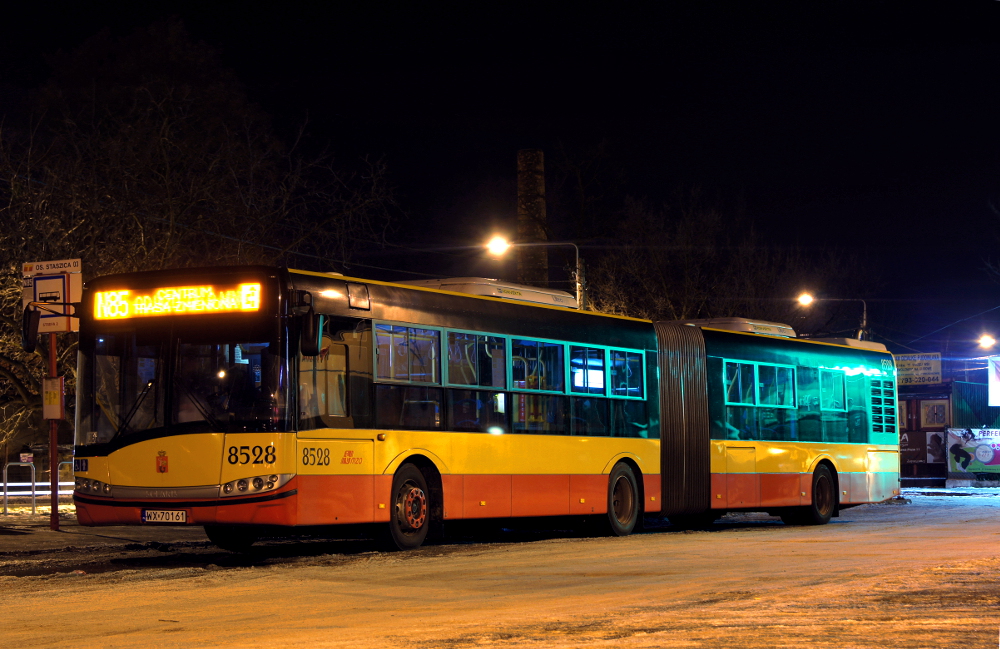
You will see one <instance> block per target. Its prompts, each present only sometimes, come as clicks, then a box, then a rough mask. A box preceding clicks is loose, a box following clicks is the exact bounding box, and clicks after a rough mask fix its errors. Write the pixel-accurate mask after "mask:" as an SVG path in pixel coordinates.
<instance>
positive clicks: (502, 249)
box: [485, 235, 584, 309]
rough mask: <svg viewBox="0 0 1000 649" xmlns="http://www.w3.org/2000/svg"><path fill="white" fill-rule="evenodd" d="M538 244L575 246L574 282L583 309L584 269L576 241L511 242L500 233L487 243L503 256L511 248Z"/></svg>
mask: <svg viewBox="0 0 1000 649" xmlns="http://www.w3.org/2000/svg"><path fill="white" fill-rule="evenodd" d="M538 246H573V253H574V255H575V257H576V263H575V264H574V268H575V269H576V270H575V271H574V273H573V282H574V284H575V285H576V306H577V308H578V309H583V307H584V305H583V277H582V274H583V272H582V270H581V268H580V248H578V247H577V245H576V244H575V243H572V242H570V241H546V242H544V243H511V242H510V241H507V240H506V239H504V238H503V237H501V236H500V235H497V236H495V237H493V238H492V239H490V240H489V242H487V243H486V246H485V247H486V250H488V251H489V253H490V254H491V255H493V256H494V257H502V256H503V255H504V253H506V252H507V251H508V250H510V249H511V248H532V247H538Z"/></svg>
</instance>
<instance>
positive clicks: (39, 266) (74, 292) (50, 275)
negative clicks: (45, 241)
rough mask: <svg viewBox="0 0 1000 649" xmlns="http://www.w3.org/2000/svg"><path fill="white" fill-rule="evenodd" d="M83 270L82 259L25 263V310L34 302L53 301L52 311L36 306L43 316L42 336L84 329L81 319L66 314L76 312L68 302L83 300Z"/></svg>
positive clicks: (40, 322) (23, 273) (23, 300)
mask: <svg viewBox="0 0 1000 649" xmlns="http://www.w3.org/2000/svg"><path fill="white" fill-rule="evenodd" d="M82 269H83V267H82V264H81V263H80V260H79V259H61V260H57V261H35V262H29V263H26V264H24V266H23V267H22V273H21V274H22V276H23V277H24V284H23V292H22V298H21V299H22V302H23V304H24V306H25V308H27V307H28V304H29V303H31V302H50V303H52V304H53V306H51V307H49V309H50V310H43V309H39V308H38V307H35V309H36V310H37V311H39V313H40V314H41V318H40V320H39V324H38V332H39V333H53V334H55V333H67V332H70V331H79V330H80V320H79V318H70V317H67V315H64V314H71V313H73V309H72V307H69V306H64V305H65V304H66V303H68V302H79V301H80V300H81V299H82V297H83V276H82V275H81V274H80V273H81V270H82Z"/></svg>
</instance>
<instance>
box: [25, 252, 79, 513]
mask: <svg viewBox="0 0 1000 649" xmlns="http://www.w3.org/2000/svg"><path fill="white" fill-rule="evenodd" d="M82 270H83V267H82V265H81V263H80V260H79V259H61V260H58V261H41V262H30V263H27V264H25V265H24V266H23V268H22V271H23V272H22V275H23V276H24V284H23V287H24V291H23V295H22V301H23V302H24V307H25V309H28V308H34V309H36V310H38V311H40V312H41V318H40V319H39V324H38V331H39V333H47V334H49V375H48V377H46V378H45V380H44V381H43V384H42V416H43V417H44V418H45V419H47V420H48V421H49V486H50V498H49V502H50V503H51V505H52V512H51V514H50V515H49V528H50V529H52V530H53V531H56V532H58V531H59V420H61V419H63V418H64V417H65V394H64V390H63V377H61V376H59V368H58V364H57V362H56V360H57V359H56V334H57V333H67V332H71V331H79V330H80V321H79V319H78V318H74V317H71V316H72V315H74V314H73V313H72V311H71V310H70V308H71V307H70V306H69V304H70V303H72V302H79V301H80V299H81V297H82V293H83V278H82V275H81V271H82ZM32 303H35V304H38V303H49V304H51V305H52V306H47V307H45V308H44V309H39V308H38V307H37V306H32Z"/></svg>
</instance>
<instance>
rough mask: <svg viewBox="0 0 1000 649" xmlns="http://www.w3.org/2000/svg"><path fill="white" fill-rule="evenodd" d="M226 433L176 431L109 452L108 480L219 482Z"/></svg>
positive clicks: (154, 483)
mask: <svg viewBox="0 0 1000 649" xmlns="http://www.w3.org/2000/svg"><path fill="white" fill-rule="evenodd" d="M225 437H226V436H225V435H224V434H223V433H202V434H197V435H174V436H171V437H159V438H157V439H151V440H146V441H143V442H137V443H135V444H130V445H128V446H126V447H124V448H121V449H118V450H117V451H114V452H112V453H111V454H110V455H109V456H108V465H109V467H110V471H109V475H108V481H109V482H110V483H111V484H113V485H121V486H127V487H187V486H203V485H217V484H219V466H220V464H221V463H222V462H223V448H224V447H225ZM164 468H165V470H163V469H164ZM98 479H100V478H98Z"/></svg>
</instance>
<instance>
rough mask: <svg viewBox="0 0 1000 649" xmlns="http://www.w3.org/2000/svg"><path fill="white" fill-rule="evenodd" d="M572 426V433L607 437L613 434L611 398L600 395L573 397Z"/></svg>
mask: <svg viewBox="0 0 1000 649" xmlns="http://www.w3.org/2000/svg"><path fill="white" fill-rule="evenodd" d="M570 404H571V406H572V408H573V413H572V418H571V419H570V427H571V431H570V432H571V434H572V435H590V436H594V437H607V436H608V435H610V434H611V419H610V417H609V413H608V409H609V400H608V399H601V398H598V397H572V398H571V399H570Z"/></svg>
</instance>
